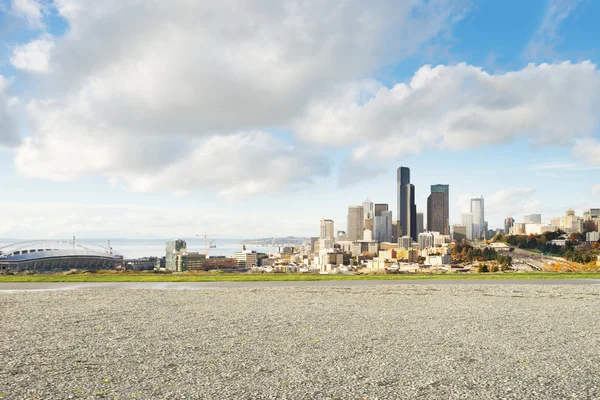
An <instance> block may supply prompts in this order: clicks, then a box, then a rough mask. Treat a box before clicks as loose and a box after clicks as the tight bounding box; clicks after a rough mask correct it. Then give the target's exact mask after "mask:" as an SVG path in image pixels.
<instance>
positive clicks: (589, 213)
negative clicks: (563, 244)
mask: <svg viewBox="0 0 600 400" xmlns="http://www.w3.org/2000/svg"><path fill="white" fill-rule="evenodd" d="M591 219H600V208H590V209H587V210H584V211H583V220H584V221H589V220H591Z"/></svg>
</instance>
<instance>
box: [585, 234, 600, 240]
mask: <svg viewBox="0 0 600 400" xmlns="http://www.w3.org/2000/svg"><path fill="white" fill-rule="evenodd" d="M585 240H587V241H588V242H597V241H599V240H600V232H588V233H586V234H585Z"/></svg>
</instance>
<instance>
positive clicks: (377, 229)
mask: <svg viewBox="0 0 600 400" xmlns="http://www.w3.org/2000/svg"><path fill="white" fill-rule="evenodd" d="M392 237H393V234H392V212H391V211H388V205H387V204H375V218H374V219H373V239H374V240H376V241H378V242H391V241H392Z"/></svg>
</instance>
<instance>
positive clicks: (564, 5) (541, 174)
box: [0, 0, 600, 239]
mask: <svg viewBox="0 0 600 400" xmlns="http://www.w3.org/2000/svg"><path fill="white" fill-rule="evenodd" d="M599 19H600V2H597V1H592V0H530V1H526V2H524V1H520V0H505V1H496V0H480V1H476V0H472V1H470V0H457V1H450V0H407V1H402V2H399V1H396V0H374V1H371V2H364V1H362V0H331V1H328V2H322V1H319V0H306V1H303V2H298V1H296V0H255V1H243V0H237V1H236V0H219V1H208V0H207V1H202V2H190V1H185V0H172V1H168V2H166V1H158V0H156V1H155V0H145V1H141V0H104V1H93V0H54V1H50V0H47V1H42V0H0V182H1V183H0V237H3V238H18V239H44V238H65V237H71V236H73V235H77V236H78V237H84V238H85V237H88V238H90V237H91V238H93V237H102V238H106V237H112V238H169V237H175V236H181V237H191V236H193V235H194V234H195V233H201V232H207V233H208V234H209V236H211V237H215V238H217V237H221V238H252V237H272V236H287V235H295V236H317V235H318V232H319V220H320V219H321V218H323V217H326V218H331V219H333V220H334V221H335V227H336V230H338V229H339V230H345V228H346V216H347V210H348V206H350V205H359V204H361V203H362V202H363V201H364V200H365V199H367V198H368V199H370V200H371V201H373V202H376V203H389V204H390V209H391V210H393V212H394V211H395V210H396V169H397V168H398V167H399V166H407V167H409V168H410V169H411V180H412V183H413V184H414V185H415V189H416V202H417V209H418V210H419V211H423V212H424V211H425V210H426V204H427V196H428V195H429V193H430V185H432V184H440V183H441V184H449V185H450V223H451V224H456V223H460V218H461V217H460V214H461V212H467V211H468V209H469V203H470V198H471V197H475V196H483V197H484V198H485V212H486V220H488V221H489V226H490V228H497V227H501V226H502V224H503V221H504V218H506V217H509V216H510V217H514V218H515V219H516V220H517V221H521V220H522V219H523V215H526V214H532V213H540V214H542V220H544V221H549V220H550V219H551V218H553V217H556V216H560V215H563V214H564V212H565V210H566V209H568V208H573V209H575V211H576V212H577V214H579V215H581V214H582V211H583V210H584V209H586V208H593V207H600V133H599V122H600V70H599V67H598V63H599V62H600V42H598V40H597V38H598V37H600V26H598V24H597V21H598V20H599ZM393 217H394V218H395V217H396V216H395V215H394V216H393Z"/></svg>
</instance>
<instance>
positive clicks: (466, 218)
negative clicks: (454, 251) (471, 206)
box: [462, 213, 473, 240]
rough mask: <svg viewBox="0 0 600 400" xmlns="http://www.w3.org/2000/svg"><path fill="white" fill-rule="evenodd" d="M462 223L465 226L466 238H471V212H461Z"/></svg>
mask: <svg viewBox="0 0 600 400" xmlns="http://www.w3.org/2000/svg"><path fill="white" fill-rule="evenodd" d="M462 224H463V225H464V226H465V229H466V233H465V235H466V236H467V240H473V214H471V213H464V214H462Z"/></svg>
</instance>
